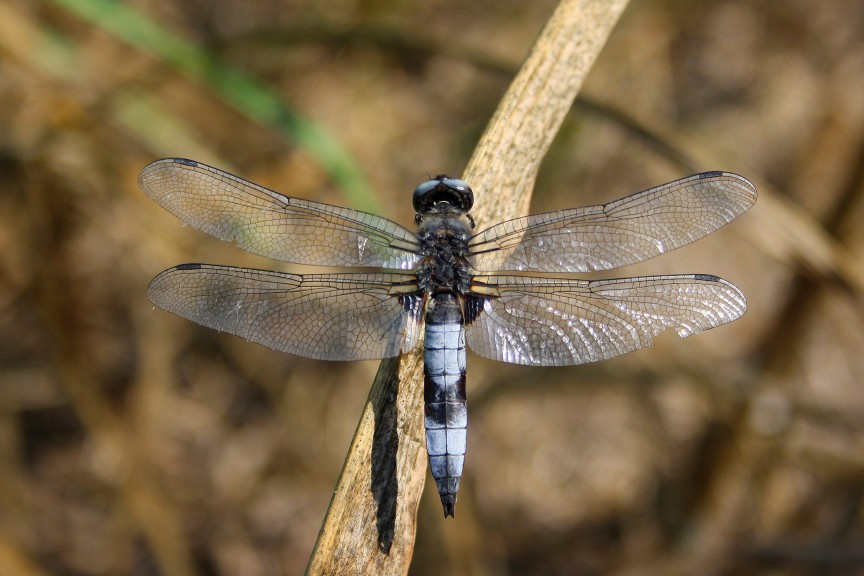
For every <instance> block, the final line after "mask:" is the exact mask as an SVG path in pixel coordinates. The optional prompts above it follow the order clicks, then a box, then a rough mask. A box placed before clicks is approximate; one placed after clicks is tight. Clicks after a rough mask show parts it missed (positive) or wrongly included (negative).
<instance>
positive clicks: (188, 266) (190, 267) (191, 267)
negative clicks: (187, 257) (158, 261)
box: [176, 264, 201, 270]
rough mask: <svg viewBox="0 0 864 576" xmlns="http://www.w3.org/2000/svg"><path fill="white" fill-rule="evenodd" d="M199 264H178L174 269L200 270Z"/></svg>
mask: <svg viewBox="0 0 864 576" xmlns="http://www.w3.org/2000/svg"><path fill="white" fill-rule="evenodd" d="M200 269H201V264H180V265H179V266H177V268H176V270H200Z"/></svg>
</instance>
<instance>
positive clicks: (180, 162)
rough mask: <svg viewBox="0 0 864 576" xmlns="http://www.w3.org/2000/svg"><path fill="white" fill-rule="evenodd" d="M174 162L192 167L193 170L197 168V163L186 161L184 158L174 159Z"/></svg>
mask: <svg viewBox="0 0 864 576" xmlns="http://www.w3.org/2000/svg"><path fill="white" fill-rule="evenodd" d="M174 162H176V163H177V164H183V165H184V166H192V167H193V168H195V167H197V166H198V162H195V161H194V160H187V159H186V158H175V159H174Z"/></svg>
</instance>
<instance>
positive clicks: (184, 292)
mask: <svg viewBox="0 0 864 576" xmlns="http://www.w3.org/2000/svg"><path fill="white" fill-rule="evenodd" d="M415 284H416V278H415V277H414V276H411V275H407V274H404V275H403V274H339V275H335V274H314V275H313V274H310V275H306V276H300V275H297V274H287V273H283V272H274V271H269V270H253V269H249V268H236V267H232V266H216V265H208V264H183V265H181V266H177V267H174V268H170V269H168V270H166V271H164V272H162V273H161V274H159V275H158V276H157V277H156V278H154V279H153V282H151V283H150V287H149V288H148V290H147V294H148V296H149V297H150V300H151V301H152V302H153V303H154V304H155V305H157V306H159V307H160V308H163V309H165V310H167V311H168V312H171V313H173V314H176V315H178V316H182V317H184V318H188V319H189V320H192V321H193V322H197V323H198V324H202V325H204V326H207V327H209V328H214V329H216V330H219V331H220V332H228V333H230V334H235V335H237V336H241V337H243V338H245V339H247V340H250V341H252V342H257V343H259V344H263V345H264V346H267V347H268V348H272V349H274V350H279V351H281V352H288V353H289V354H294V355H297V356H303V357H306V358H316V359H322V360H373V359H381V358H389V357H393V356H397V355H398V354H400V352H403V351H407V350H410V349H411V348H413V347H414V346H415V345H416V344H417V341H418V334H419V326H420V323H421V322H422V318H423V311H422V298H420V297H418V296H416V295H414V294H411V293H410V290H409V289H410V288H411V287H412V286H413V285H415ZM394 286H401V287H402V288H404V289H406V290H409V291H407V292H402V293H394Z"/></svg>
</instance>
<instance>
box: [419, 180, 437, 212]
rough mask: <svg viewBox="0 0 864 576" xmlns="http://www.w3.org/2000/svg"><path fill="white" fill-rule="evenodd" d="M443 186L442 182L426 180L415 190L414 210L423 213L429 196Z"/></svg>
mask: <svg viewBox="0 0 864 576" xmlns="http://www.w3.org/2000/svg"><path fill="white" fill-rule="evenodd" d="M439 184H441V180H437V179H436V180H426V181H425V182H423V183H422V184H420V185H419V186H417V188H415V189H414V210H415V211H416V212H421V211H422V210H423V208H424V207H425V206H426V202H427V200H426V199H427V197H428V196H429V194H430V193H431V192H432V191H433V190H435V188H437V187H438V185H439Z"/></svg>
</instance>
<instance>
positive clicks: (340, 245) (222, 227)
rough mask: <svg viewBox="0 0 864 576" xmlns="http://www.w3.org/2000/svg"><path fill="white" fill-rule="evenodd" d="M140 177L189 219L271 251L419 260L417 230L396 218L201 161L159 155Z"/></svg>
mask: <svg viewBox="0 0 864 576" xmlns="http://www.w3.org/2000/svg"><path fill="white" fill-rule="evenodd" d="M138 185H139V186H140V187H141V190H143V191H144V193H145V194H147V195H148V196H149V197H150V198H152V199H153V200H154V201H155V202H156V203H158V204H159V205H160V206H162V207H163V208H165V209H166V210H168V211H169V212H171V213H172V214H174V215H175V216H177V217H178V218H180V220H182V221H183V222H186V223H187V224H189V225H191V226H194V227H195V228H198V229H199V230H202V231H204V232H206V233H208V234H211V235H213V236H215V237H216V238H219V239H221V240H225V241H226V242H231V241H233V242H236V243H237V246H239V247H240V248H243V249H244V250H248V251H249V252H253V253H255V254H260V255H262V256H267V257H268V258H275V259H277V260H284V261H286V262H294V263H296V264H311V265H317V266H369V267H376V268H390V269H396V270H399V269H401V270H409V269H412V268H414V266H415V265H416V264H417V262H418V261H419V260H420V256H419V254H418V251H419V242H418V239H417V236H416V235H415V234H414V233H413V232H411V231H410V230H407V229H406V228H403V227H402V226H399V225H398V224H396V223H395V222H392V221H390V220H387V219H385V218H381V217H380V216H375V215H374V214H368V213H366V212H359V211H357V210H351V209H348V208H341V207H338V206H330V205H328V204H322V203H320V202H312V201H309V200H301V199H299V198H291V197H288V196H283V195H282V194H279V193H277V192H274V191H272V190H268V189H267V188H264V187H263V186H258V185H257V184H253V183H251V182H247V181H246V180H243V179H242V178H238V177H237V176H233V175H231V174H228V173H227V172H223V171H222V170H219V169H218V168H213V167H212V166H207V165H206V164H201V163H200V162H195V161H192V160H184V159H181V158H166V159H164V160H157V161H156V162H153V163H152V164H150V165H148V166H146V167H145V168H144V169H143V170H142V171H141V174H140V175H139V176H138Z"/></svg>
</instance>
